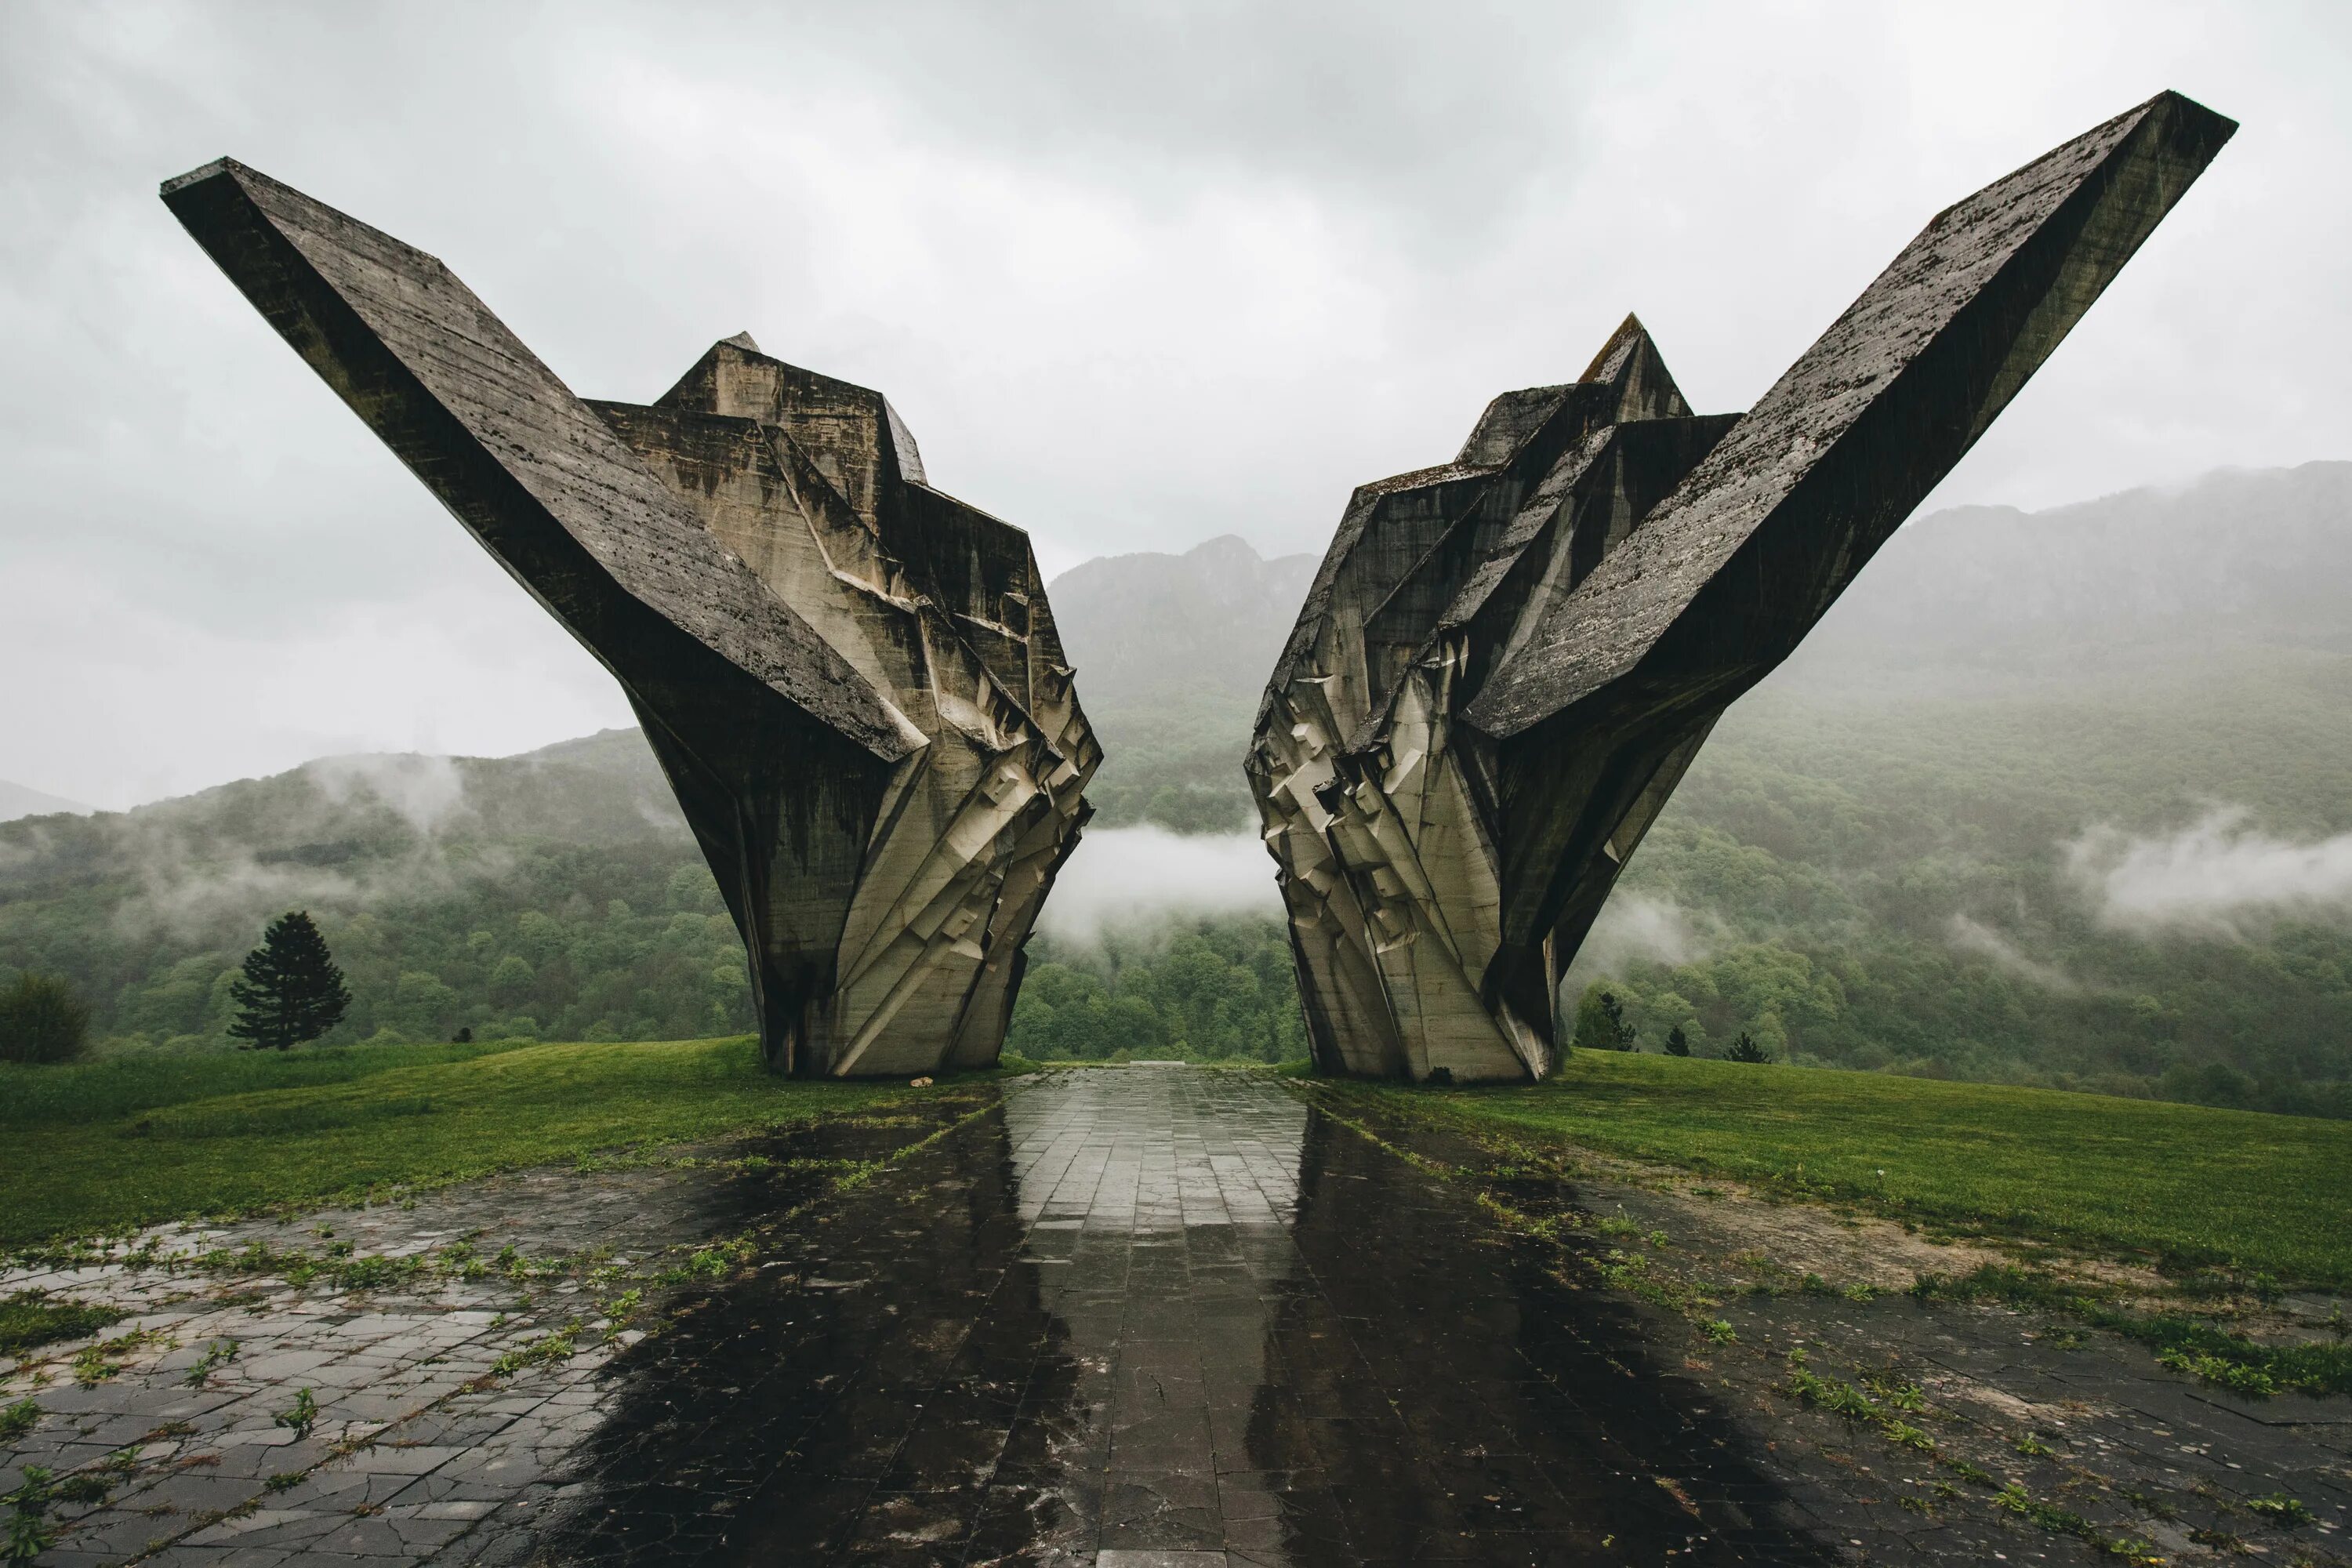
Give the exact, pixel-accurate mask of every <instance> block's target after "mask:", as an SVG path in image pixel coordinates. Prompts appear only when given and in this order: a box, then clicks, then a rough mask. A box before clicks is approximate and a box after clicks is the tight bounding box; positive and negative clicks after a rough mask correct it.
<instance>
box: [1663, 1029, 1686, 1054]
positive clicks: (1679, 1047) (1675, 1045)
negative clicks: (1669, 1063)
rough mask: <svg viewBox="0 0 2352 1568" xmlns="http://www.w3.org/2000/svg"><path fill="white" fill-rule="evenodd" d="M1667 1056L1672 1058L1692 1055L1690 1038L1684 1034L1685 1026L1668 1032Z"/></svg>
mask: <svg viewBox="0 0 2352 1568" xmlns="http://www.w3.org/2000/svg"><path fill="white" fill-rule="evenodd" d="M1666 1055H1668V1056H1670V1057H1686V1056H1688V1055H1690V1036H1688V1035H1687V1034H1685V1033H1684V1032H1683V1026H1681V1025H1680V1024H1676V1025H1675V1026H1674V1027H1673V1028H1671V1029H1668V1030H1667V1031H1666Z"/></svg>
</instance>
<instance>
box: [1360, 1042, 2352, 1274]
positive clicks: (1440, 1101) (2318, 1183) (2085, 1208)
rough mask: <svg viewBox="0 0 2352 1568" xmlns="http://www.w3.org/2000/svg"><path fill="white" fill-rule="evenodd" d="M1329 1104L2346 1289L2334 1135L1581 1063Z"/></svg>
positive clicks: (2178, 1108) (2039, 1094) (2133, 1111)
mask: <svg viewBox="0 0 2352 1568" xmlns="http://www.w3.org/2000/svg"><path fill="white" fill-rule="evenodd" d="M1339 1092H1340V1093H1341V1094H1343V1095H1348V1096H1352V1095H1375V1096H1379V1097H1381V1099H1383V1100H1387V1101H1389V1102H1390V1103H1391V1105H1393V1106H1394V1107H1396V1108H1398V1109H1402V1110H1412V1111H1414V1112H1417V1113H1419V1114H1423V1115H1430V1116H1435V1117H1439V1118H1444V1119H1458V1120H1460V1121H1465V1122H1466V1123H1468V1124H1470V1125H1472V1126H1473V1127H1474V1128H1476V1129H1479V1130H1483V1131H1493V1132H1504V1133H1507V1134H1510V1135H1513V1136H1517V1137H1522V1138H1532V1139H1536V1140H1557V1141H1559V1142H1565V1143H1571V1144H1580V1145H1583V1146H1585V1147H1587V1148H1591V1149H1596V1150H1601V1151H1603V1152H1610V1153H1616V1154H1623V1155H1630V1156H1633V1157H1634V1158H1637V1159H1642V1160H1652V1161H1657V1162H1660V1163H1666V1164H1674V1165H1681V1166H1685V1167H1688V1168H1691V1169H1695V1170H1700V1171H1712V1172H1719V1173H1722V1174H1724V1175H1727V1176H1732V1177H1737V1178H1739V1179H1742V1180H1747V1181H1753V1182H1759V1183H1764V1184H1770V1185H1772V1186H1775V1187H1778V1188H1780V1189H1781V1190H1784V1191H1801V1192H1804V1193H1808V1194H1821V1195H1825V1196H1830V1197H1836V1198H1843V1199H1850V1200H1853V1201H1856V1202H1859V1203H1861V1204H1863V1205H1866V1206H1869V1207H1872V1208H1875V1209H1879V1210H1882V1211H1885V1212H1886V1213H1890V1214H1893V1215H1898V1216H1902V1217H1908V1218H1915V1219H1918V1220H1921V1221H1923V1222H1927V1223H1930V1224H1934V1225H1938V1226H1948V1227H1949V1228H1952V1229H1954V1230H1958V1231H1964V1232H1971V1233H1982V1234H1990V1235H1995V1236H2021V1237H2040V1238H2045V1239H2050V1240H2055V1241H2060V1242H2064V1243H2068V1244H2072V1245H2075V1246H2082V1247H2091V1248H2095V1249H2097V1250H2100V1251H2104V1252H2112V1253H2119V1254H2125V1255H2130V1254H2138V1255H2142V1256H2147V1257H2153V1258H2158V1259H2160V1260H2162V1261H2164V1262H2166V1263H2168V1264H2169V1265H2172V1266H2176V1267H2179V1266H2211V1265H2220V1266H2226V1267H2231V1268H2238V1269H2241V1270H2245V1271H2249V1272H2258V1273H2263V1274H2267V1275H2270V1276H2272V1277H2273V1278H2274V1279H2278V1280H2280V1281H2282V1282H2284V1283H2288V1284H2309V1285H2317V1286H2328V1287H2342V1286H2345V1285H2347V1284H2352V1225H2347V1218H2346V1201H2347V1194H2352V1123H2347V1122H2342V1121H2317V1120H2313V1119H2309V1118H2304V1117H2291V1116H2265V1115H2262V1114H2259V1113H2256V1112H2253V1111H2244V1110H2208V1109H2206V1108H2204V1107H2201V1106H2193V1105H2171V1104H2165V1103H2162V1102H2159V1101H2154V1100H2119V1099H2111V1098H2108V1097H2106V1096H2104V1095H2090V1094H2066V1093H2062V1092H2059V1091H2057V1090H2053V1089H2010V1088H2004V1087H2000V1086H1998V1085H1991V1084H1971V1083H1944V1082H1937V1081H1933V1080H1929V1079H1909V1078H1894V1077H1886V1076H1882V1075H1880V1074H1876V1073H1862V1072H1840V1071H1833V1070H1829V1069H1822V1068H1792V1067H1780V1066H1772V1067H1751V1066H1746V1065H1742V1064H1739V1063H1735V1062H1722V1061H1708V1060H1699V1059H1683V1058H1673V1057H1663V1056H1641V1055H1621V1054H1618V1053H1614V1052H1598V1051H1578V1052H1576V1053H1575V1054H1574V1055H1573V1056H1571V1057H1570V1058H1569V1060H1568V1062H1567V1063H1566V1064H1565V1066H1564V1067H1563V1068H1562V1069H1561V1071H1560V1073H1559V1076H1557V1077H1556V1078H1553V1079H1549V1080H1547V1081H1546V1082H1544V1083H1543V1084H1540V1085H1538V1086H1535V1087H1532V1088H1526V1089H1446V1090H1431V1089H1403V1088H1389V1087H1375V1086H1370V1085H1348V1086H1345V1087H1344V1088H1342V1089H1339Z"/></svg>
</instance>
